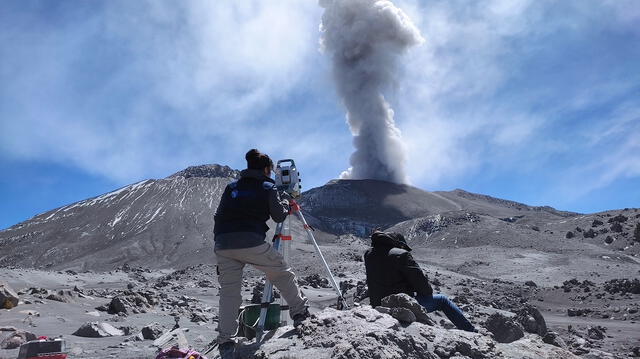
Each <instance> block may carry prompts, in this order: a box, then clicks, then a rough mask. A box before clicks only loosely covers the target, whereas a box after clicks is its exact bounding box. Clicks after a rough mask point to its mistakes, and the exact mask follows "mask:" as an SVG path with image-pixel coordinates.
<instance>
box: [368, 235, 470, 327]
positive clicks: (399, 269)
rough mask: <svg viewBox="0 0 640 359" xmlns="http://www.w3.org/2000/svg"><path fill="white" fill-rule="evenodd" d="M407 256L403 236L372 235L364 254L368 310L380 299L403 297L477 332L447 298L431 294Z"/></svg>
mask: <svg viewBox="0 0 640 359" xmlns="http://www.w3.org/2000/svg"><path fill="white" fill-rule="evenodd" d="M410 252H411V248H410V247H409V246H408V245H407V242H406V240H405V239H404V236H402V234H399V233H385V232H381V231H375V232H373V234H372V235H371V248H369V249H368V250H367V251H366V252H365V254H364V265H365V268H366V272H367V286H368V287H369V299H370V302H371V306H372V307H376V306H379V305H380V302H381V300H382V298H384V297H386V296H388V295H392V294H398V293H406V294H408V295H410V296H412V297H414V298H415V299H416V300H417V301H418V303H420V304H421V305H422V306H423V307H424V308H425V309H426V310H427V312H433V311H435V310H439V311H442V312H443V313H444V314H445V315H446V316H447V318H449V320H450V321H451V322H452V323H453V324H454V325H455V326H456V327H457V328H458V329H462V330H466V331H469V332H477V330H476V329H475V328H474V326H473V324H471V322H469V320H467V318H465V316H464V314H462V311H461V310H460V308H458V307H457V306H456V305H455V304H454V303H453V302H452V301H451V300H450V299H449V298H447V296H445V295H444V294H435V295H434V294H433V289H432V288H431V285H430V284H429V281H428V279H427V277H426V276H425V275H424V273H423V272H422V270H421V269H420V265H418V263H416V261H415V260H414V259H413V256H411V253H410Z"/></svg>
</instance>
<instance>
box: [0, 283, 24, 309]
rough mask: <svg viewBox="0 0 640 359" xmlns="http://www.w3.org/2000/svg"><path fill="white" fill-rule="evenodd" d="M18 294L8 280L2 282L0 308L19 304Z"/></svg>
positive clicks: (0, 284)
mask: <svg viewBox="0 0 640 359" xmlns="http://www.w3.org/2000/svg"><path fill="white" fill-rule="evenodd" d="M19 300H20V298H19V297H18V294H17V293H16V292H15V291H14V290H13V289H12V288H11V287H10V286H9V284H8V283H6V282H0V308H3V309H11V308H13V307H15V306H17V305H18V301H19Z"/></svg>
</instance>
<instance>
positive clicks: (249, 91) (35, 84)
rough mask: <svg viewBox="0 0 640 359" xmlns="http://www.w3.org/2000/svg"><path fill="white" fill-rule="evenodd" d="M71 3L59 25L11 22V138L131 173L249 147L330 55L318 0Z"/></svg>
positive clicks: (32, 150)
mask: <svg viewBox="0 0 640 359" xmlns="http://www.w3.org/2000/svg"><path fill="white" fill-rule="evenodd" d="M68 5H69V6H72V7H73V6H75V5H74V4H68ZM96 9H97V8H96ZM71 10H72V9H69V11H68V12H69V15H68V16H69V19H70V21H71V22H72V23H68V24H62V25H61V26H58V27H56V28H47V26H46V25H42V24H40V23H37V22H34V23H33V24H30V23H31V22H32V20H34V19H31V18H29V15H28V14H27V15H24V14H22V15H21V16H24V19H23V21H22V22H20V19H14V21H15V24H16V25H17V26H15V29H10V30H7V28H8V27H7V28H3V35H4V36H3V37H2V40H3V45H4V48H5V50H4V51H3V54H5V55H8V58H7V63H9V66H13V67H14V71H2V72H0V74H1V75H2V79H3V80H4V81H3V85H2V87H3V88H2V89H1V90H2V93H3V94H6V95H7V97H6V98H5V100H6V102H7V103H8V102H10V101H11V102H12V103H11V104H10V106H7V107H5V109H4V110H0V114H1V116H2V124H1V128H2V131H1V132H2V134H0V136H1V137H2V141H1V142H2V143H1V144H0V148H1V149H2V151H3V152H4V153H5V154H6V155H10V156H13V157H16V158H23V159H24V158H36V159H45V160H53V161H57V162H62V163H66V164H72V165H75V166H77V167H80V168H83V169H85V170H88V171H90V172H94V173H98V174H102V175H104V176H106V177H109V178H115V179H117V180H121V181H128V180H131V179H135V178H137V177H139V176H143V175H146V176H148V175H162V174H166V173H168V172H170V171H172V170H174V169H175V168H176V167H177V166H181V165H187V164H192V163H194V161H202V162H213V161H221V162H222V161H223V160H224V158H226V157H228V154H229V153H234V152H237V151H240V152H237V153H244V152H242V151H244V150H246V148H247V147H248V146H252V145H253V144H254V143H255V142H259V140H258V139H257V138H256V137H257V136H259V133H258V132H259V131H260V129H261V127H262V126H264V127H265V128H267V126H268V125H267V124H265V123H263V122H261V121H259V120H258V119H259V118H260V117H261V116H265V111H267V110H268V109H269V106H272V105H273V103H274V102H277V101H283V100H284V99H286V98H287V97H289V96H290V95H291V91H292V90H293V89H294V88H296V86H299V85H300V83H301V82H300V81H301V80H303V79H304V78H305V76H307V75H306V74H307V73H308V72H309V71H311V70H313V68H310V67H309V64H310V63H313V62H312V58H313V57H318V56H319V55H318V54H317V47H318V45H317V39H318V32H317V31H318V30H317V29H318V23H319V17H320V9H319V8H318V7H317V5H316V4H314V3H308V2H299V1H293V0H291V1H288V0H285V1H277V2H268V3H267V2H261V1H248V2H246V1H243V2H211V1H189V2H158V1H144V2H129V1H115V2H107V3H105V4H104V9H101V11H102V12H99V13H90V14H89V16H87V17H86V18H83V19H74V18H73V14H74V12H73V11H71ZM38 20H41V21H42V19H38ZM55 20H56V21H61V19H55ZM75 20H78V21H75ZM96 52H98V53H100V52H103V53H105V57H104V58H100V56H95V55H93V54H94V53H96ZM120 54H121V58H119V57H118V56H119V55H120ZM3 57H5V56H3ZM4 61H5V60H3V62H4ZM91 62H96V64H93V63H91ZM102 62H104V63H102ZM9 66H7V67H9ZM85 68H89V69H93V68H98V69H100V70H101V69H107V72H93V73H92V72H83V70H84V69H85ZM3 70H5V66H3ZM85 82H86V83H89V85H87V86H88V87H87V88H86V89H78V88H79V87H81V86H82V84H83V83H85ZM77 91H81V92H80V93H78V92H77ZM237 153H234V155H237ZM240 157H242V156H240Z"/></svg>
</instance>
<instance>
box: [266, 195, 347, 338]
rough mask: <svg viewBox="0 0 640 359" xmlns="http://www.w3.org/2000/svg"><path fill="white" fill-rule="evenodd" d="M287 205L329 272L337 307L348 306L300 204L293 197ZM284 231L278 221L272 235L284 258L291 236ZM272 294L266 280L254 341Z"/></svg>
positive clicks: (288, 219) (271, 287)
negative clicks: (336, 297) (300, 223)
mask: <svg viewBox="0 0 640 359" xmlns="http://www.w3.org/2000/svg"><path fill="white" fill-rule="evenodd" d="M289 205H290V210H289V215H291V214H295V215H296V217H297V218H298V219H299V220H300V222H302V227H303V228H304V229H305V232H306V233H307V237H308V238H309V240H310V241H311V243H313V246H314V247H315V250H316V253H318V256H319V257H320V259H321V260H322V264H323V265H324V269H325V270H326V271H327V273H328V274H329V279H330V283H331V286H332V287H333V289H334V290H335V292H336V294H338V303H337V306H338V308H339V309H342V308H346V307H348V305H347V302H346V301H345V299H344V297H343V296H342V291H341V290H340V287H339V286H338V283H337V282H336V279H335V278H334V276H333V273H331V269H330V268H329V265H328V264H327V261H326V260H325V259H324V255H322V251H320V247H319V246H318V242H316V239H315V237H314V236H313V232H312V231H313V228H311V226H310V225H309V224H308V223H307V221H306V220H305V218H304V215H303V214H302V211H301V209H300V205H299V204H298V203H297V202H296V201H295V200H293V199H289ZM285 221H290V217H287V219H286V220H285ZM289 223H290V222H289ZM290 229H291V228H290V226H289V228H288V230H287V232H289V231H290ZM284 231H285V229H284V222H282V223H278V224H277V226H276V232H275V235H274V243H273V248H274V249H275V250H277V251H279V252H281V253H282V254H283V256H284V257H285V260H286V259H287V257H288V255H289V253H288V252H289V247H290V244H291V240H292V236H291V235H290V233H283V232H284ZM272 296H273V284H272V283H271V282H269V281H268V280H267V281H266V282H265V285H264V291H263V292H262V302H261V304H260V317H259V319H258V325H257V327H256V342H260V340H261V339H262V335H263V334H264V326H265V321H266V318H267V310H268V309H269V305H270V304H271V300H272ZM285 308H287V311H288V307H285Z"/></svg>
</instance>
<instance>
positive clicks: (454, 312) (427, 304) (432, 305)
mask: <svg viewBox="0 0 640 359" xmlns="http://www.w3.org/2000/svg"><path fill="white" fill-rule="evenodd" d="M416 300H417V301H418V303H420V305H422V306H423V307H424V308H425V309H426V310H427V312H429V313H431V312H433V311H436V310H439V311H441V312H443V313H444V315H446V316H447V318H449V320H450V321H451V323H453V325H455V326H456V328H458V329H461V330H466V331H468V332H473V331H475V327H474V326H473V324H471V322H469V320H467V318H465V316H464V314H462V311H461V310H460V308H458V306H457V305H456V304H455V303H454V302H452V301H451V300H450V299H449V298H448V297H447V296H446V295H444V294H435V295H432V296H426V295H417V296H416Z"/></svg>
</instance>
